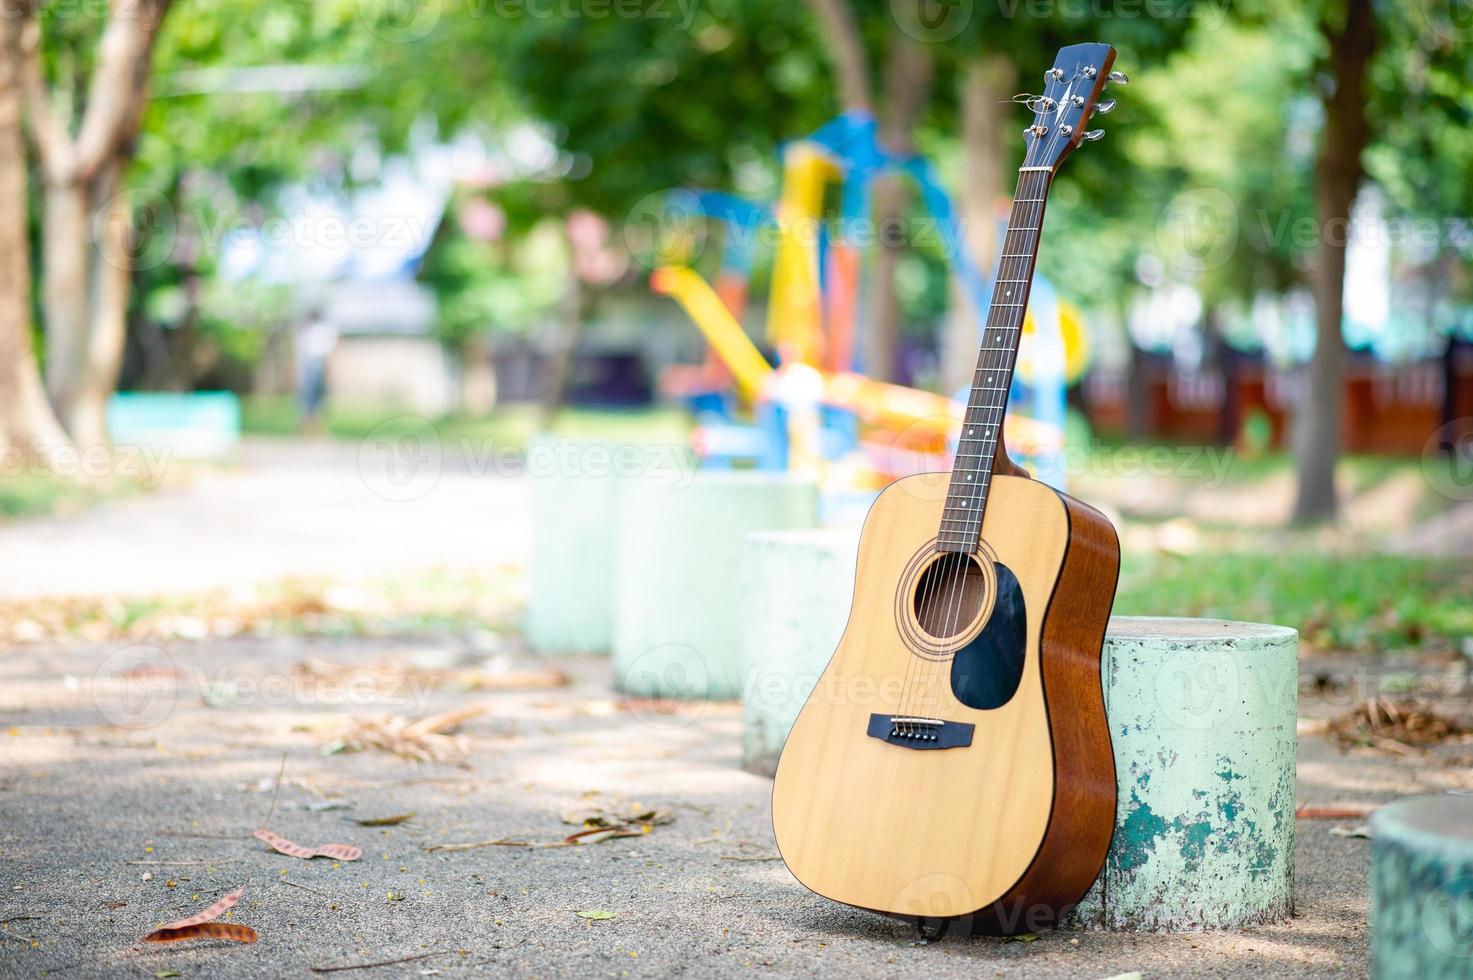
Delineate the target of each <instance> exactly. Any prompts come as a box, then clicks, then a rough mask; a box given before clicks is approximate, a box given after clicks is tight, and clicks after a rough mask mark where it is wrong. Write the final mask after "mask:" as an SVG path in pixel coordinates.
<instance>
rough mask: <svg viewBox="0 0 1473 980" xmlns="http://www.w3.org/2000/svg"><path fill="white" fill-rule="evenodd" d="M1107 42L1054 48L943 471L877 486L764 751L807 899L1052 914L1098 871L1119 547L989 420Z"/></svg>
mask: <svg viewBox="0 0 1473 980" xmlns="http://www.w3.org/2000/svg"><path fill="white" fill-rule="evenodd" d="M1114 60H1115V50H1114V48H1112V47H1110V46H1109V45H1107V44H1077V45H1073V46H1070V47H1066V48H1064V49H1063V50H1061V51H1060V52H1059V54H1058V58H1057V60H1056V61H1055V62H1054V66H1053V67H1052V68H1051V69H1049V71H1048V72H1047V73H1046V74H1045V80H1046V91H1045V92H1044V94H1043V95H1041V96H1031V97H1029V100H1028V105H1029V108H1030V109H1031V110H1032V111H1033V113H1034V119H1033V124H1032V125H1031V126H1029V127H1028V129H1027V130H1025V139H1026V141H1027V154H1026V157H1025V158H1024V160H1023V164H1022V166H1021V168H1020V169H1019V174H1018V183H1017V192H1016V194H1015V195H1014V198H1013V206H1012V213H1011V216H1010V218H1009V221H1008V227H1007V234H1006V236H1005V238H1004V239H1003V247H1002V254H1001V258H1000V261H999V266H998V273H997V279H996V284H995V288H994V292H993V297H992V304H991V309H990V310H989V311H988V315H987V322H986V333H985V336H984V338H983V341H982V349H981V354H980V356H979V358H978V362H977V371H976V374H975V375H974V377H973V380H972V387H971V393H970V397H969V400H968V404H967V409H966V414H965V415H964V416H963V418H962V422H961V430H960V433H959V436H958V439H957V449H956V459H955V463H954V465H953V467H952V470H951V473H950V475H949V476H948V475H947V474H944V473H942V474H925V475H920V476H912V477H907V478H905V479H902V480H899V481H897V482H895V483H893V484H891V485H890V486H889V487H888V488H886V490H885V491H884V492H883V493H881V494H880V496H879V497H878V498H877V499H876V501H875V503H874V505H873V506H872V507H871V509H870V512H869V515H868V516H867V517H866V519H865V523H864V528H863V531H862V533H861V536H860V543H859V563H858V569H857V572H856V575H855V583H854V599H853V605H852V608H851V611H850V615H849V622H848V625H847V626H846V627H845V630H844V635H843V638H842V639H841V640H840V642H839V647H838V650H837V651H836V652H835V653H834V656H833V659H832V660H831V661H830V662H829V665H828V667H827V668H826V669H825V670H824V673H823V675H822V677H821V678H820V679H819V681H818V683H817V685H816V686H815V688H814V690H813V693H812V694H811V695H810V696H809V698H808V700H807V703H806V704H805V705H804V707H803V710H802V711H801V713H800V714H799V716H798V719H797V721H796V722H795V723H794V725H793V729H792V731H791V733H790V734H789V735H788V739H787V743H786V745H785V746H784V748H783V752H782V757H781V760H780V762H779V764H778V769H777V775H776V781H775V784H774V786H773V794H772V823H773V830H774V833H775V835H776V838H777V845H778V850H779V851H780V853H781V854H782V858H783V861H784V862H785V863H786V864H787V866H788V868H789V870H790V871H792V873H793V875H794V876H795V877H796V878H797V879H798V880H799V881H800V882H802V883H803V884H804V885H806V886H807V887H808V888H809V889H811V890H813V891H814V892H817V893H818V894H819V895H823V896H826V897H828V898H831V899H834V900H836V901H840V902H845V903H847V904H849V905H854V906H858V907H861V908H866V909H872V910H874V911H878V912H885V913H891V914H896V915H901V916H906V917H914V918H915V919H916V920H917V924H918V925H920V926H922V928H924V927H925V925H926V924H927V923H933V924H934V925H936V926H937V927H938V928H944V926H945V924H947V923H949V922H950V921H951V920H953V919H955V918H957V917H961V916H969V917H971V918H970V922H971V923H972V924H974V925H976V926H978V927H980V928H982V929H986V930H988V931H1004V932H1014V931H1020V930H1027V931H1031V930H1034V929H1037V928H1040V927H1042V926H1044V925H1049V924H1052V923H1054V922H1055V921H1056V920H1057V918H1058V916H1059V915H1060V914H1061V913H1063V912H1064V911H1065V910H1067V909H1069V908H1070V907H1072V906H1073V905H1074V904H1075V903H1077V902H1078V901H1079V899H1080V898H1081V897H1082V896H1083V895H1084V893H1085V891H1086V890H1087V889H1088V888H1089V886H1090V885H1091V883H1093V881H1094V880H1095V878H1096V876H1097V875H1098V874H1099V871H1100V868H1101V866H1102V865H1103V864H1104V860H1105V853H1106V851H1107V850H1108V848H1109V846H1110V838H1111V835H1112V833H1113V830H1114V822H1115V765H1114V756H1113V754H1112V751H1111V747H1110V732H1109V728H1108V726H1107V725H1106V722H1105V709H1104V700H1103V695H1102V689H1101V681H1100V649H1101V646H1102V644H1103V642H1104V634H1105V626H1106V623H1107V621H1108V620H1109V617H1110V607H1111V605H1112V603H1113V602H1114V598H1115V585H1116V580H1117V578H1118V573H1119V566H1120V545H1119V541H1118V539H1117V537H1116V535H1115V529H1114V528H1113V527H1112V526H1111V525H1110V522H1109V521H1108V520H1106V518H1105V517H1104V516H1103V515H1102V514H1100V512H1099V511H1097V510H1095V509H1093V508H1091V507H1089V506H1088V505H1086V504H1083V503H1080V502H1079V501H1077V500H1074V499H1073V498H1071V497H1069V496H1067V495H1065V494H1063V493H1060V492H1058V491H1056V490H1054V489H1053V488H1051V487H1050V486H1048V485H1047V484H1045V483H1041V482H1039V481H1036V480H1033V479H1030V478H1029V477H1028V475H1027V473H1026V472H1025V471H1023V470H1022V469H1020V468H1019V467H1017V466H1015V465H1013V464H1012V463H1011V462H1010V461H1009V459H1008V456H1007V453H1006V450H1005V448H1004V446H1003V441H1002V434H1003V416H1004V413H1005V411H1006V407H1007V398H1008V390H1009V388H1010V386H1011V384H1012V375H1013V366H1014V362H1015V360H1016V358H1017V352H1018V341H1019V337H1020V335H1021V333H1022V327H1023V318H1024V312H1025V310H1026V308H1027V305H1028V292H1029V286H1030V283H1031V280H1032V276H1033V267H1034V263H1035V261H1036V259H1037V255H1038V240H1039V232H1040V227H1041V225H1042V222H1043V211H1044V204H1045V201H1046V199H1047V197H1048V192H1049V187H1050V184H1051V183H1052V181H1053V178H1054V175H1055V173H1056V172H1057V171H1058V169H1059V166H1060V165H1061V164H1062V163H1063V161H1064V160H1065V158H1066V157H1068V156H1069V154H1070V153H1071V152H1072V151H1073V150H1074V149H1075V148H1076V147H1077V146H1079V145H1080V143H1081V142H1084V141H1094V140H1097V139H1099V138H1100V137H1101V136H1102V135H1104V134H1103V132H1101V131H1094V132H1087V131H1086V129H1085V126H1086V123H1088V121H1089V120H1090V118H1091V116H1092V115H1094V114H1096V113H1100V114H1103V113H1106V112H1108V111H1110V109H1112V108H1113V107H1114V102H1113V100H1112V101H1108V102H1100V101H1099V98H1100V95H1101V93H1102V91H1103V90H1104V88H1105V86H1106V84H1107V83H1108V82H1116V83H1123V82H1125V81H1127V79H1126V77H1125V76H1124V75H1123V74H1122V73H1120V72H1113V71H1111V66H1112V64H1113V63H1114Z"/></svg>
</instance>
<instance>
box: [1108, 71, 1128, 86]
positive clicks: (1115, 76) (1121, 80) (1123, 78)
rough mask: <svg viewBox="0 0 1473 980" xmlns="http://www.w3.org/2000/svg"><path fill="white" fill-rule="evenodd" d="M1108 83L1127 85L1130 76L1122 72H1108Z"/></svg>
mask: <svg viewBox="0 0 1473 980" xmlns="http://www.w3.org/2000/svg"><path fill="white" fill-rule="evenodd" d="M1110 81H1112V82H1114V83H1115V84H1117V85H1129V84H1130V76H1129V75H1127V74H1125V72H1123V71H1112V72H1110Z"/></svg>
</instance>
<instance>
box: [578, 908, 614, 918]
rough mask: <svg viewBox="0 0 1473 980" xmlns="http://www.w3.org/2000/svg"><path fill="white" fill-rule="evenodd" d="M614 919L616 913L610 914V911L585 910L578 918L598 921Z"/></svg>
mask: <svg viewBox="0 0 1473 980" xmlns="http://www.w3.org/2000/svg"><path fill="white" fill-rule="evenodd" d="M613 917H614V913H613V912H610V911H609V910H608V909H585V910H584V911H582V912H579V913H578V918H580V919H595V920H597V919H612V918H613Z"/></svg>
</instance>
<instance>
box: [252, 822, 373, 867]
mask: <svg viewBox="0 0 1473 980" xmlns="http://www.w3.org/2000/svg"><path fill="white" fill-rule="evenodd" d="M254 836H255V837H257V838H258V839H260V840H263V841H265V842H266V843H267V844H269V845H271V848H272V850H275V851H279V852H281V853H282V854H285V855H287V856H289V857H294V858H301V859H302V860H303V861H305V860H307V859H309V858H315V857H330V858H336V859H338V860H339V861H356V860H358V859H359V858H360V857H362V856H363V848H361V847H354V846H353V845H352V844H323V845H322V846H321V847H314V848H306V847H303V846H302V845H300V844H293V843H292V842H291V841H289V840H287V839H286V838H285V837H282V836H281V835H280V834H275V833H272V832H271V831H269V830H267V829H266V828H264V827H263V828H261V829H260V830H258V831H256V832H255V834H254Z"/></svg>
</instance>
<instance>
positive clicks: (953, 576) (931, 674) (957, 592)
mask: <svg viewBox="0 0 1473 980" xmlns="http://www.w3.org/2000/svg"><path fill="white" fill-rule="evenodd" d="M1036 147H1037V144H1036V143H1035V144H1034V147H1033V148H1036ZM1031 157H1032V154H1031V153H1030V154H1028V155H1027V156H1026V157H1025V161H1024V165H1025V166H1026V165H1027V164H1028V158H1031ZM1030 173H1031V172H1030ZM1030 173H1024V174H1023V175H1022V179H1020V181H1019V183H1018V185H1017V186H1018V189H1017V191H1016V192H1015V195H1014V196H1015V201H1014V207H1013V214H1012V218H1011V220H1010V222H1009V228H1008V231H1007V233H1006V234H1005V235H1004V237H1003V243H1002V249H1001V255H1000V258H999V262H998V275H997V277H996V278H997V279H998V280H1004V279H1016V278H1021V277H1018V276H1012V275H1008V274H1007V269H1006V267H1007V265H1008V262H1009V259H1008V258H1007V256H1009V255H1010V254H1016V252H1017V248H1016V245H1017V244H1018V242H1016V241H1015V238H1019V239H1021V238H1026V232H1022V231H1020V228H1021V227H1022V226H1020V224H1019V217H1020V212H1019V207H1018V200H1017V198H1024V197H1029V198H1031V197H1033V196H1035V195H1034V193H1033V192H1032V191H1030V190H1028V189H1026V188H1025V187H1024V186H1023V185H1024V183H1025V182H1026V181H1027V179H1028V177H1029V176H1030ZM1027 211H1028V207H1027V206H1025V207H1024V208H1023V211H1022V213H1023V214H1024V215H1026V213H1027ZM1022 220H1023V221H1024V222H1025V223H1027V224H1034V222H1032V221H1030V220H1029V219H1027V218H1026V217H1023V218H1022ZM995 303H996V301H994V304H995ZM1010 308H1011V307H1009V306H998V305H994V306H993V307H992V309H991V311H990V315H989V316H988V319H987V321H986V323H985V324H984V329H983V333H982V350H981V352H980V354H981V356H980V357H979V363H978V365H977V368H976V370H975V372H974V374H973V378H972V387H973V389H975V388H976V386H977V378H978V376H980V375H981V374H982V372H983V370H984V369H986V370H990V371H993V372H994V373H996V372H997V371H998V367H997V366H995V365H987V363H986V362H987V360H988V359H989V357H991V356H996V354H997V353H1000V351H994V350H992V349H989V348H988V346H987V338H988V334H989V333H991V332H992V331H994V330H995V329H997V328H998V327H999V324H998V323H996V322H995V321H996V320H998V319H1004V318H1005V317H1002V316H999V314H1000V312H1001V311H1004V310H1007V309H1010ZM1007 329H1008V330H1009V331H1011V330H1012V329H1014V328H1011V327H1009V328H1007ZM997 337H998V340H999V341H1000V340H1001V339H1002V337H1003V334H1002V332H1001V331H1000V330H999V332H998V334H997ZM1001 346H1002V345H1000V347H1001ZM979 410H980V411H992V410H993V409H992V406H979ZM973 414H974V413H973V412H972V411H971V406H969V408H968V411H967V412H966V413H965V415H964V418H963V432H962V433H961V434H960V436H959V438H958V451H959V452H963V453H965V452H966V450H967V449H969V448H972V446H970V445H969V443H971V442H974V441H975V442H977V443H978V447H977V448H979V449H980V448H981V447H982V446H985V443H986V441H987V439H988V436H989V435H990V436H992V437H993V438H994V440H995V438H996V435H997V431H996V430H997V425H996V422H995V420H993V419H990V418H989V419H985V420H983V421H981V422H980V423H979V422H978V421H977V420H976V419H974V418H973V417H972V416H973ZM978 424H981V425H982V426H983V437H982V439H981V440H976V439H975V431H974V430H975V427H976V426H977V425H978ZM984 455H985V453H984V452H978V453H976V454H969V455H967V456H964V458H966V459H971V458H976V459H981V458H982V456H984ZM994 458H995V457H994ZM956 468H957V467H953V471H955V469H956ZM962 468H963V470H966V469H967V468H968V464H965V463H964V464H963V466H962ZM989 469H990V468H989ZM986 479H987V477H986V475H983V480H982V481H980V482H981V483H985V482H986ZM976 489H977V491H978V495H979V498H978V499H980V495H981V492H982V487H981V486H980V485H979V486H978V487H977V488H976ZM952 495H953V491H951V490H950V488H948V491H947V498H946V501H945V502H944V504H943V509H942V514H943V517H946V515H947V514H948V511H950V510H951V508H952V504H951V498H952ZM970 499H972V498H970V497H969V500H970ZM957 520H958V518H947V519H946V520H945V521H944V522H943V527H942V529H941V535H940V536H938V540H937V546H936V551H937V552H938V553H939V554H940V557H939V558H938V559H937V560H936V561H934V562H933V563H932V564H931V566H930V568H928V570H927V571H928V572H929V578H928V579H927V583H926V588H925V589H924V590H923V591H922V596H921V605H920V608H921V610H923V611H925V612H927V613H930V614H931V615H929V616H928V619H930V620H931V623H932V624H933V626H940V627H941V628H940V629H928V630H927V632H929V633H932V634H933V635H935V636H937V637H938V638H939V639H941V640H942V649H941V651H940V656H939V659H938V660H937V661H936V662H925V663H924V664H923V666H922V669H921V670H920V671H919V676H918V679H917V680H916V681H915V682H914V683H913V682H912V681H911V678H910V672H909V668H910V666H911V665H912V664H914V662H915V661H916V660H918V659H920V658H919V657H912V658H908V661H907V668H908V669H907V683H906V694H905V696H904V697H903V698H902V704H901V712H902V717H904V716H908V715H915V716H920V715H927V714H928V712H930V710H931V705H932V704H933V702H934V700H935V697H936V694H935V688H936V686H937V684H938V683H939V681H940V680H941V679H942V678H941V677H938V676H937V674H938V673H939V672H940V669H941V668H940V665H942V664H946V663H947V662H948V660H949V655H954V652H955V651H954V649H948V646H947V640H948V639H950V637H951V634H952V632H953V630H954V628H955V623H956V619H957V618H958V616H959V614H960V610H961V608H962V605H963V603H964V600H965V594H966V573H967V571H968V568H967V566H968V565H969V564H970V562H971V557H970V556H969V555H967V554H965V553H962V552H944V551H941V548H940V537H946V536H951V537H955V536H956V533H957V532H954V531H949V530H948V528H947V527H946V526H945V524H946V523H952V522H956V521H957ZM962 523H963V530H962V531H961V532H960V533H961V534H962V535H964V536H966V537H965V538H964V539H969V538H970V535H971V533H972V531H973V530H974V529H973V527H972V525H971V523H970V520H969V519H968V520H964V521H963V522H962ZM977 527H978V529H980V521H979V522H978V525H977ZM979 538H980V535H979ZM948 564H949V565H950V568H948V567H947V565H948ZM942 581H944V582H945V583H946V584H945V585H939V584H938V583H940V582H942ZM943 590H944V594H945V598H944V599H941V601H940V603H939V605H940V609H939V610H937V611H939V612H940V616H939V622H938V617H937V616H936V615H935V613H934V612H933V611H932V608H931V605H930V600H931V597H932V595H933V594H935V595H936V596H937V597H938V599H939V598H940V596H941V595H942V593H943ZM953 607H955V608H954V609H953ZM918 618H919V617H918ZM907 732H908V728H907Z"/></svg>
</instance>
